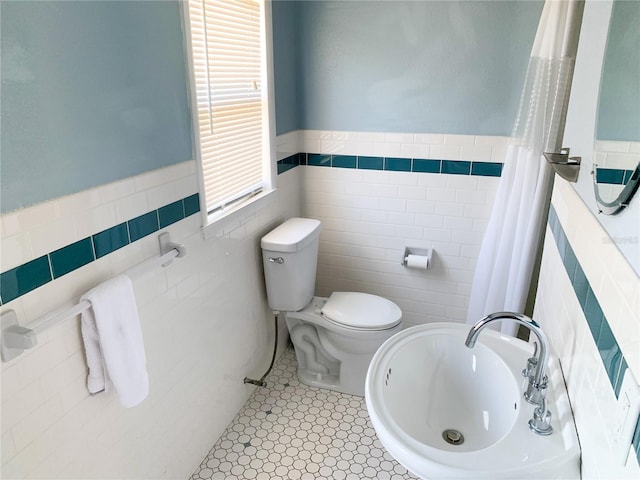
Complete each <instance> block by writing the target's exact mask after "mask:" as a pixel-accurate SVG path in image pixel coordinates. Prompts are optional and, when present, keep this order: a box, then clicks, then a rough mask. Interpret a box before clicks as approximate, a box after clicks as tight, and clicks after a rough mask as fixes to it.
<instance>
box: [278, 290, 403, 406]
mask: <svg viewBox="0 0 640 480" xmlns="http://www.w3.org/2000/svg"><path fill="white" fill-rule="evenodd" d="M324 301H326V299H324V298H320V297H314V299H313V301H312V302H311V303H310V304H309V305H308V306H307V307H306V308H305V309H303V310H301V311H299V312H285V319H286V322H287V328H288V329H289V334H290V336H291V341H292V343H293V346H294V348H295V352H296V360H297V362H298V379H299V380H300V382H302V383H304V384H305V385H309V386H312V387H318V388H325V389H328V390H334V391H337V392H342V393H348V394H350V395H357V396H360V397H363V396H364V384H365V379H366V376H367V370H368V368H369V364H370V363H371V359H372V358H373V355H374V354H375V352H376V351H377V350H378V348H379V347H380V345H382V344H383V343H384V342H385V341H386V340H387V339H388V338H390V337H391V336H393V335H394V334H395V333H397V332H399V331H400V330H401V328H402V327H401V324H398V325H396V326H394V327H392V328H390V329H388V330H381V331H354V330H343V329H340V328H336V327H335V326H333V325H330V324H327V321H326V320H325V319H324V318H322V316H321V315H320V313H319V312H320V308H321V306H322V304H323V303H324ZM325 325H326V326H325Z"/></svg>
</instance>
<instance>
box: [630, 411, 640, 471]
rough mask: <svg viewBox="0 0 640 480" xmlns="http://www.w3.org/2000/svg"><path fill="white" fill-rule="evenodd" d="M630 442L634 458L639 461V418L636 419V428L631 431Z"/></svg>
mask: <svg viewBox="0 0 640 480" xmlns="http://www.w3.org/2000/svg"><path fill="white" fill-rule="evenodd" d="M631 444H632V445H633V448H634V450H635V452H636V458H637V459H638V462H640V418H638V420H637V421H636V429H635V431H634V432H633V439H632V440H631Z"/></svg>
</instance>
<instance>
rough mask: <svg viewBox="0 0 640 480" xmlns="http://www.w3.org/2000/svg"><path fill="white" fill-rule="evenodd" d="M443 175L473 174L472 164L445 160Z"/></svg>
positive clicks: (443, 162)
mask: <svg viewBox="0 0 640 480" xmlns="http://www.w3.org/2000/svg"><path fill="white" fill-rule="evenodd" d="M442 173H448V174H451V175H469V174H470V173H471V162H466V161H458V160H443V161H442Z"/></svg>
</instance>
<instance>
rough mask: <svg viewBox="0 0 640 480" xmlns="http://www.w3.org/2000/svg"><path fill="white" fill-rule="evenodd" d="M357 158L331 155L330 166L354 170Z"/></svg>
mask: <svg viewBox="0 0 640 480" xmlns="http://www.w3.org/2000/svg"><path fill="white" fill-rule="evenodd" d="M357 159H358V158H357V157H356V156H355V155H333V156H332V158H331V166H332V167H337V168H356V166H357Z"/></svg>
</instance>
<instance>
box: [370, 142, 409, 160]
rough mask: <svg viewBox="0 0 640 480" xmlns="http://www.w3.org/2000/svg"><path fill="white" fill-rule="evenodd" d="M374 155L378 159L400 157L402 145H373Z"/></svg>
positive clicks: (378, 143) (383, 143)
mask: <svg viewBox="0 0 640 480" xmlns="http://www.w3.org/2000/svg"><path fill="white" fill-rule="evenodd" d="M373 149H374V155H375V156H378V157H400V156H401V154H402V144H400V143H387V142H377V143H374V144H373Z"/></svg>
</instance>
